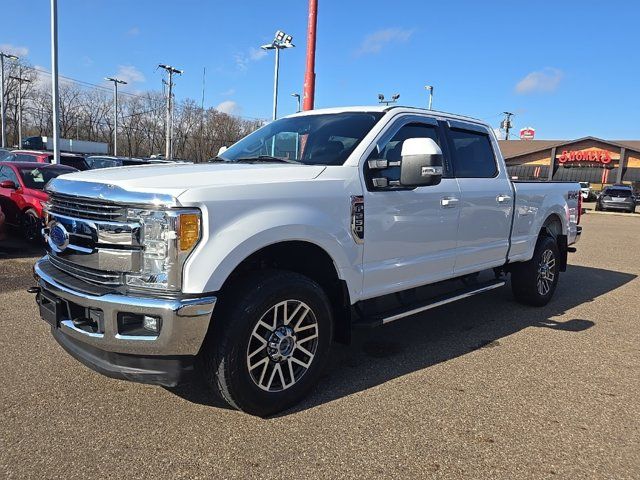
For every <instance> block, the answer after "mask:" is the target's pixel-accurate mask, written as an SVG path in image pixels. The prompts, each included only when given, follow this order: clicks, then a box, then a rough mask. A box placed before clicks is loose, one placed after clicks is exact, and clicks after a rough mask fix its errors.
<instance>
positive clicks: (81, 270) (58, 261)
mask: <svg viewBox="0 0 640 480" xmlns="http://www.w3.org/2000/svg"><path fill="white" fill-rule="evenodd" d="M49 261H50V262H51V264H52V265H53V266H55V267H56V268H58V269H60V270H62V271H63V272H65V273H67V274H69V275H71V276H73V277H76V278H78V279H80V280H84V281H85V282H89V283H93V284H94V285H104V286H108V287H118V286H120V285H122V284H123V278H122V274H121V273H118V272H107V271H104V270H94V269H93V268H87V267H82V266H79V265H78V264H75V263H70V262H67V261H66V260H64V259H62V258H60V257H57V256H56V255H54V254H49Z"/></svg>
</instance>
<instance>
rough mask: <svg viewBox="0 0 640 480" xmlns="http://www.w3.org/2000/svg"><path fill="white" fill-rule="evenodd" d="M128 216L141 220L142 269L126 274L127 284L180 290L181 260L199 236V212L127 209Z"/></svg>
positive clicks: (192, 247)
mask: <svg viewBox="0 0 640 480" xmlns="http://www.w3.org/2000/svg"><path fill="white" fill-rule="evenodd" d="M127 217H128V218H129V219H130V220H132V221H138V222H140V224H141V228H140V243H141V244H142V245H143V250H142V262H141V263H142V265H141V270H140V272H139V273H129V274H127V275H126V283H127V285H129V286H132V287H142V288H153V289H160V290H173V291H177V290H180V288H181V287H182V269H183V266H184V262H185V261H186V259H187V257H188V256H189V254H190V253H191V251H192V250H193V249H194V247H195V246H196V244H197V243H198V241H199V240H200V237H201V213H200V211H199V210H194V209H172V210H147V209H140V208H130V209H129V210H128V211H127Z"/></svg>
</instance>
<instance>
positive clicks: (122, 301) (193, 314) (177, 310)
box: [34, 257, 217, 356]
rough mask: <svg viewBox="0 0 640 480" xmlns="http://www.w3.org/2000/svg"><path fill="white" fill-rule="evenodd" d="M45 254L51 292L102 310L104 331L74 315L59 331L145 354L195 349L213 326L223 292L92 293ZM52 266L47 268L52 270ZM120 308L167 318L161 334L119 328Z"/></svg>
mask: <svg viewBox="0 0 640 480" xmlns="http://www.w3.org/2000/svg"><path fill="white" fill-rule="evenodd" d="M44 262H48V260H47V257H43V258H41V259H40V260H38V262H36V264H35V266H34V275H35V277H36V280H37V282H38V286H39V287H40V289H42V290H44V291H45V292H47V294H48V295H49V296H51V295H52V296H54V297H57V298H60V299H62V301H66V302H72V303H74V304H76V305H79V306H81V307H85V308H91V309H99V310H102V315H103V322H104V332H101V333H91V332H87V331H85V330H82V329H80V328H77V327H76V326H75V324H74V322H73V319H70V318H63V319H61V320H60V322H59V327H58V328H59V333H62V334H64V335H67V336H69V337H72V338H73V339H75V340H78V341H80V342H82V343H84V344H87V345H89V346H91V347H94V348H97V349H99V350H102V351H105V352H113V353H122V354H130V355H141V356H168V355H195V354H197V353H198V351H199V350H200V346H201V345H202V342H203V340H204V337H205V335H206V333H207V329H208V328H209V321H210V319H211V314H212V312H213V309H214V307H215V304H216V300H217V298H216V297H214V296H205V297H199V298H185V299H164V298H157V297H156V298H154V297H134V296H125V295H120V294H114V293H107V294H104V295H91V294H88V293H84V292H79V291H76V290H73V289H71V288H69V287H67V286H65V285H63V284H62V283H60V282H59V281H57V280H56V278H55V276H54V275H52V274H49V273H47V272H45V271H44V269H43V268H42V267H43V265H44ZM49 270H50V269H47V271H49ZM118 313H134V314H146V315H153V316H156V317H159V318H161V319H162V328H161V329H160V333H159V335H157V336H151V337H147V336H131V335H120V334H119V333H118V322H117V318H118Z"/></svg>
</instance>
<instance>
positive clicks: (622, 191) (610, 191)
mask: <svg viewBox="0 0 640 480" xmlns="http://www.w3.org/2000/svg"><path fill="white" fill-rule="evenodd" d="M604 194H605V195H609V196H611V197H630V196H631V190H627V189H626V188H607V189H605V191H604Z"/></svg>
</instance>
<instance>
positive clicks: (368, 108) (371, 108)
mask: <svg viewBox="0 0 640 480" xmlns="http://www.w3.org/2000/svg"><path fill="white" fill-rule="evenodd" d="M391 111H392V112H394V113H423V114H424V113H428V114H430V115H434V116H438V117H445V118H448V119H452V120H464V121H471V122H475V123H481V124H482V125H488V124H487V122H485V121H484V120H480V119H478V118H474V117H469V116H466V115H458V114H455V113H449V112H442V111H439V110H428V109H426V108H418V107H407V106H402V105H363V106H355V107H332V108H319V109H317V110H307V111H303V112H298V113H294V114H292V115H287V117H300V116H305V115H322V114H330V113H344V112H391Z"/></svg>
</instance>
